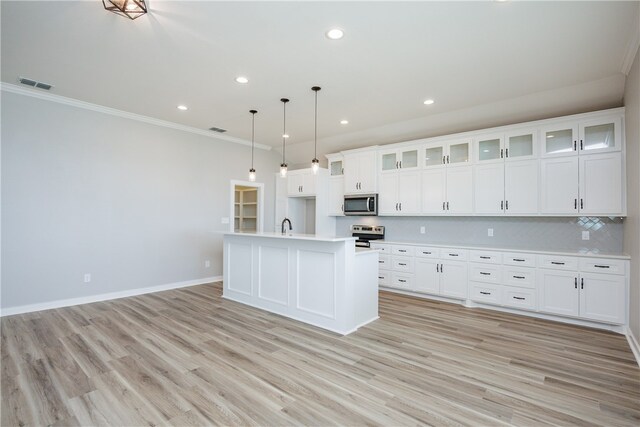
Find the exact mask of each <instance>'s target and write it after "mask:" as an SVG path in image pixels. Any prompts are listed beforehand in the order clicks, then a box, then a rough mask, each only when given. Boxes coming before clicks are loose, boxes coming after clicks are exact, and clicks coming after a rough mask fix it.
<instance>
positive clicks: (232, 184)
mask: <svg viewBox="0 0 640 427" xmlns="http://www.w3.org/2000/svg"><path fill="white" fill-rule="evenodd" d="M236 185H240V186H243V187H254V188H256V189H257V191H258V195H257V200H258V210H257V216H258V218H257V221H256V222H257V223H256V231H257V232H258V233H262V232H263V231H264V183H263V182H251V181H240V180H236V179H232V180H231V181H229V231H230V232H231V233H234V232H235V228H234V223H235V202H236V197H235V193H236Z"/></svg>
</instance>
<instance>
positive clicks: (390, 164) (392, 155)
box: [379, 147, 420, 173]
mask: <svg viewBox="0 0 640 427" xmlns="http://www.w3.org/2000/svg"><path fill="white" fill-rule="evenodd" d="M419 151H420V149H419V147H404V148H399V149H398V148H393V149H388V150H380V152H379V156H380V172H381V173H388V172H396V171H399V170H408V169H418V167H420V165H419V164H418V160H419V156H418V153H419Z"/></svg>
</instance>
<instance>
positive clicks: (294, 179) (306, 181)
mask: <svg viewBox="0 0 640 427" xmlns="http://www.w3.org/2000/svg"><path fill="white" fill-rule="evenodd" d="M286 179H287V193H288V195H289V197H308V196H315V194H316V181H317V175H315V174H314V173H313V172H312V171H311V169H299V170H293V171H289V173H288V174H287V178H286Z"/></svg>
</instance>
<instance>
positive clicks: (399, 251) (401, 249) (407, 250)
mask: <svg viewBox="0 0 640 427" xmlns="http://www.w3.org/2000/svg"><path fill="white" fill-rule="evenodd" d="M414 250H415V246H400V245H393V246H392V247H391V253H392V254H393V255H404V256H413V252H414Z"/></svg>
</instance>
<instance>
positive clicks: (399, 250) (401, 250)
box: [398, 249, 407, 252]
mask: <svg viewBox="0 0 640 427" xmlns="http://www.w3.org/2000/svg"><path fill="white" fill-rule="evenodd" d="M398 252H407V250H406V249H398Z"/></svg>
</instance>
